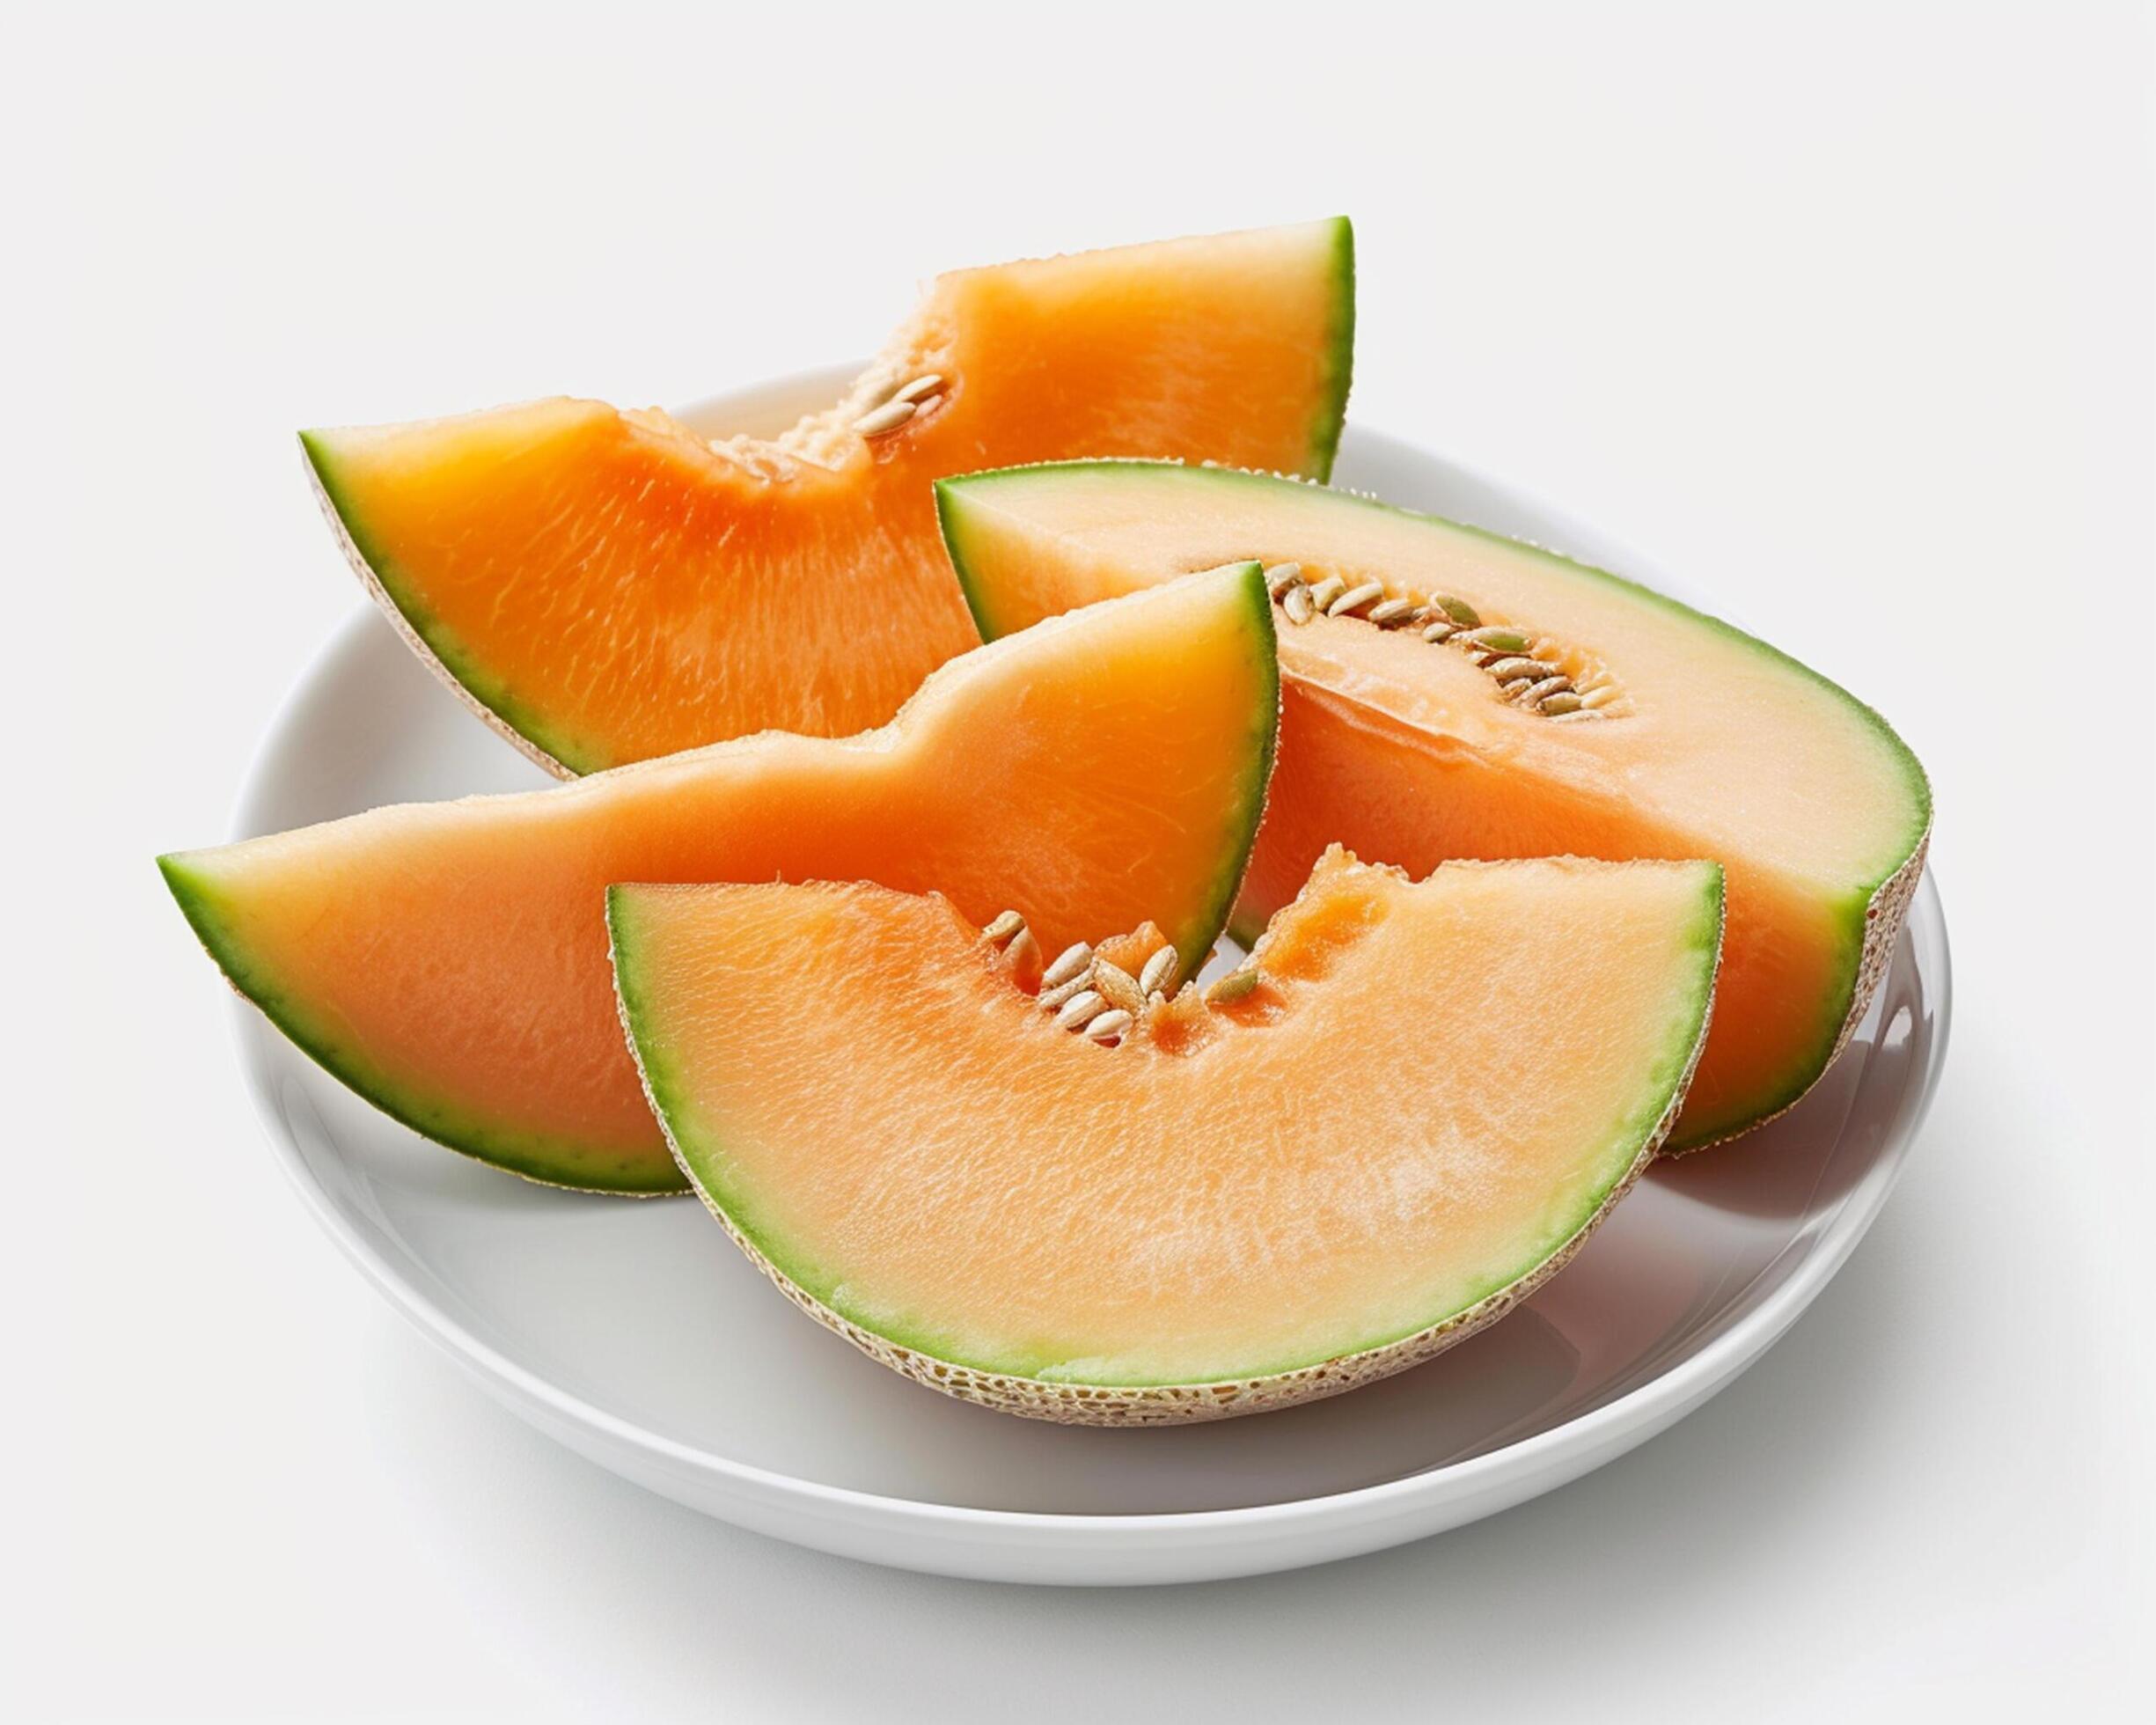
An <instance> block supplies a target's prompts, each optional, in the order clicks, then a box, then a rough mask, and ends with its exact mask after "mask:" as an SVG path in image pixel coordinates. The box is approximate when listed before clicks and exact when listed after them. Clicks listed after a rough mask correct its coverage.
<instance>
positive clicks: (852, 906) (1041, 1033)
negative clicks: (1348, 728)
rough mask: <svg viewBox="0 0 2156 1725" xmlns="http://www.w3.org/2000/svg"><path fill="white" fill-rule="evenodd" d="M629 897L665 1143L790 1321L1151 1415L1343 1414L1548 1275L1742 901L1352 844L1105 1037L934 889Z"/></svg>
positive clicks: (884, 1350)
mask: <svg viewBox="0 0 2156 1725" xmlns="http://www.w3.org/2000/svg"><path fill="white" fill-rule="evenodd" d="M608 904H609V909H608V920H609V922H610V925H611V928H612V937H613V957H614V967H615V974H616V979H617V984H618V987H619V988H620V998H621V1004H622V1017H623V1021H624V1023H625V1024H627V1029H628V1033H629V1037H630V1040H631V1044H632V1046H634V1049H635V1051H636V1056H637V1060H638V1062H639V1064H640V1066H641V1068H642V1073H643V1076H644V1082H645V1085H646V1087H647V1089H648V1090H649V1093H650V1097H651V1101H652V1105H653V1106H654V1107H655V1109H656V1111H657V1112H658V1114H659V1117H660V1119H662V1120H663V1121H664V1124H665V1127H666V1131H667V1134H668V1137H669V1139H670V1141H671V1143H672V1146H673V1149H674V1151H675V1154H676V1155H677V1156H678V1157H679V1158H680V1162H681V1165H682V1167H683V1168H684V1169H685V1170H686V1171H687V1173H688V1175H689V1178H691V1179H693V1181H694V1182H695V1184H696V1187H697V1189H698V1191H699V1192H700V1193H702V1194H703V1197H704V1199H705V1200H706V1201H707V1203H708V1204H709V1206H710V1207H711V1208H712V1210H713V1212H714V1213H715V1215H717V1216H718V1218H719V1220H720V1221H721V1222H722V1223H723V1224H724V1225H725V1227H726V1229H727V1230H728V1231H729V1232H730V1234H731V1235H732V1236H733V1237H734V1238H735V1240H736V1241H737V1243H738V1244H740V1245H741V1246H742V1247H743V1248H744V1250H745V1251H746V1252H748V1253H749V1255H750V1256H751V1257H752V1259H754V1260H755V1261H756V1262H757V1263H758V1264H759V1266H761V1267H762V1268H763V1269H764V1270H765V1272H766V1274H769V1275H770V1276H771V1277H772V1278H773V1280H774V1281H776V1282H777V1283H778V1284H779V1286H780V1287H781V1288H782V1289H783V1290H784V1291H785V1292H786V1293H787V1294H788V1296H790V1297H791V1298H792V1299H793V1300H794V1301H795V1302H796V1304H798V1305H800V1306H802V1307H803V1309H804V1310H807V1311H808V1312H809V1313H810V1315H811V1316H813V1317H815V1318H818V1319H820V1320H821V1321H822V1322H823V1323H825V1325H828V1326H830V1327H831V1328H832V1329H833V1330H835V1331H837V1332H839V1333H840V1334H841V1335H843V1336H846V1337H847V1338H848V1339H849V1340H852V1341H854V1343H855V1344H856V1345H858V1346H859V1347H862V1348H863V1349H864V1350H866V1351H867V1352H868V1353H869V1354H871V1355H872V1356H874V1357H875V1358H876V1359H877V1360H880V1361H881V1362H884V1364H886V1365H888V1366H891V1367H893V1368H895V1369H898V1371H901V1372H903V1373H905V1374H906V1376H909V1377H911V1378H913V1379H915V1380H917V1381H918V1382H920V1383H922V1384H928V1385H929V1386H930V1387H932V1388H934V1389H937V1390H942V1391H946V1392H947V1393H949V1394H951V1395H954V1396H958V1397H962V1398H965V1399H967V1400H970V1401H975V1402H979V1403H983V1404H985V1405H986V1406H991V1407H995V1408H1001V1409H1003V1410H1005V1411H1007V1412H1009V1413H1023V1414H1029V1415H1032V1416H1034V1417H1037V1418H1041V1419H1048V1420H1066V1421H1084V1422H1089V1423H1096V1424H1123V1425H1133V1424H1148V1423H1155V1422H1162V1421H1170V1420H1201V1419H1213V1418H1217V1417H1220V1416H1221V1415H1226V1414H1236V1413H1252V1412H1256V1411H1258V1410H1260V1409H1264V1408H1269V1407H1278V1406H1286V1405H1287V1404H1289V1403H1292V1402H1297V1401H1303V1400H1307V1399H1309V1398H1314V1397H1317V1396H1324V1395H1330V1394H1332V1393H1334V1392H1335V1391H1342V1390H1347V1389H1352V1388H1353V1387H1354V1386H1355V1385H1357V1384H1364V1383H1368V1382H1370V1381H1371V1380H1373V1379H1375V1378H1378V1377H1382V1376H1386V1375H1388V1374H1390V1373H1391V1372H1395V1371H1397V1370H1399V1369H1402V1368H1404V1367H1406V1366H1409V1365H1412V1364H1414V1363H1415V1362H1418V1361H1420V1360H1424V1359H1426V1358H1428V1357H1429V1356H1430V1355H1432V1354H1435V1353H1437V1352H1439V1351H1440V1350H1441V1349H1442V1348H1444V1347H1448V1346H1449V1345H1450V1344H1451V1343H1452V1342H1454V1341H1456V1340H1459V1339H1460V1338H1461V1337H1463V1336H1464V1335H1466V1334H1468V1333H1470V1332H1471V1331H1473V1330H1475V1329H1476V1328H1478V1327H1479V1326H1480V1325H1484V1324H1486V1323H1488V1322H1490V1321H1491V1320H1492V1319H1493V1318H1497V1317H1499V1316H1500V1315H1502V1314H1503V1313H1504V1312H1506V1311H1507V1310H1510V1309H1511V1308H1512V1307H1513V1306H1514V1305H1515V1304H1516V1303H1518V1302H1519V1301H1520V1300H1521V1299H1522V1298H1523V1297H1525V1296H1526V1295H1527V1294H1529V1292H1531V1291H1532V1290H1533V1289H1534V1288H1536V1286H1537V1285H1538V1284H1539V1283H1540V1282H1541V1281H1543V1280H1544V1278H1545V1277H1547V1276H1549V1275H1550V1274H1552V1273H1553V1272H1554V1271H1556V1270H1557V1269H1558V1267H1560V1266H1562V1265H1563V1264H1564V1263H1565V1261H1566V1259H1568V1258H1569V1257H1570V1256H1571V1255H1572V1254H1573V1252H1575V1251H1576V1250H1577V1249H1578V1248H1579V1247H1580V1244H1582V1242H1583V1241H1584V1240H1585V1239H1586V1238H1587V1236H1588V1233H1589V1232H1590V1231H1591V1230H1593V1228H1594V1227H1595V1224H1596V1223H1597V1222H1599V1221H1600V1220H1601V1218H1602V1216H1603V1215H1606V1214H1607V1213H1608V1211H1609V1209H1610V1206H1611V1205H1612V1204H1614V1203H1615V1202H1616V1200H1617V1199H1618V1198H1619V1197H1620V1196H1621V1195H1622V1194H1623V1193H1624V1192H1625V1190H1626V1189H1627V1188H1628V1187H1629V1186H1630V1185H1631V1184H1632V1181H1633V1179H1634V1178H1636V1177H1637V1176H1638V1174H1639V1171H1640V1170H1641V1168H1642V1167H1643V1166H1644V1165H1645V1164H1646V1162H1647V1161H1648V1160H1649V1159H1650V1158H1651V1157H1652V1156H1653V1155H1654V1149H1655V1146H1656V1145H1657V1144H1658V1143H1659V1142H1660V1141H1661V1136H1662V1134H1663V1133H1664V1132H1665V1131H1666V1130H1667V1129H1668V1125H1669V1122H1670V1120H1671V1119H1673V1118H1674V1117H1675V1115H1676V1110H1677V1107H1678V1104H1679V1101H1680V1099H1681V1098H1682V1097H1683V1092H1684V1087H1685V1083H1686V1081H1687V1079H1688V1078H1689V1076H1690V1073H1691V1070H1692V1066H1693V1062H1694V1061H1695V1060H1696V1059H1697V1058H1698V1052H1699V1048H1700V1046H1701V1042H1702V1039H1703V1037H1704V1035H1705V1029H1706V1024H1707V1019H1708V1014H1709V1009H1710V1006H1711V1003H1712V996H1713V991H1714V973H1715V961H1716V949H1717V944H1718V942H1719V939H1720V926H1721V877H1720V870H1717V869H1716V868H1715V867H1714V865H1713V864H1712V863H1705V862H1682V863H1658V862H1636V863H1605V862H1579V861H1569V860H1568V861H1541V862H1507V863H1456V864H1449V865H1448V866H1446V867H1444V868H1441V869H1440V870H1437V872H1436V873H1435V874H1434V875H1432V876H1431V877H1429V878H1428V879H1426V880H1425V881H1423V882H1421V883H1419V884H1416V885H1410V883H1409V882H1408V879H1407V877H1405V876H1404V875H1403V874H1401V873H1400V872H1398V871H1397V870H1391V869H1384V868H1375V867H1371V866H1368V865H1366V864H1363V863H1360V862H1356V861H1355V860H1354V859H1353V857H1351V856H1348V855H1344V854H1342V853H1340V852H1338V851H1334V852H1331V853H1329V854H1328V855H1327V856H1326V857H1325V858H1324V859H1323V860H1322V861H1321V862H1320V863H1319V866H1318V868H1317V869H1316V871H1315V872H1314V874H1313V875H1312V877H1311V879H1310V880H1309V884H1308V885H1307V886H1306V887H1305V888H1304V890H1303V892H1302V893H1301V895H1300V896H1299V897H1298V898H1297V899H1295V900H1294V903H1293V904H1292V905H1290V906H1289V907H1287V908H1286V909H1284V910H1283V911H1281V912H1280V914H1279V915H1278V916H1276V917H1275V918H1274V920H1273V921H1272V926H1271V928H1270V929H1268V930H1267V932H1266V933H1265V936H1264V938H1263V939H1262V940H1261V941H1260V942H1259V943H1258V946H1257V948H1256V950H1255V951H1254V952H1253V953H1252V955H1251V957H1250V959H1249V960H1247V961H1246V965H1245V968H1244V969H1243V971H1242V972H1241V973H1238V974H1237V976H1236V978H1235V979H1233V980H1230V981H1229V982H1228V984H1227V986H1222V985H1221V984H1220V983H1216V984H1214V987H1212V989H1210V990H1209V991H1208V990H1201V989H1199V987H1197V986H1195V985H1192V986H1191V987H1185V988H1184V989H1183V990H1182V991H1181V992H1180V993H1178V994H1177V995H1175V996H1174V997H1173V998H1172V999H1155V1001H1154V1002H1152V1003H1151V1004H1150V1005H1149V1006H1147V1007H1145V1008H1144V1009H1142V1010H1141V1012H1140V1014H1139V1015H1137V1016H1136V1017H1134V1018H1133V1021H1132V1023H1131V1024H1129V1025H1128V1027H1127V1028H1126V1029H1125V1030H1124V1031H1122V1033H1121V1034H1120V1036H1119V1037H1118V1038H1117V1039H1116V1040H1115V1041H1114V1043H1113V1045H1112V1046H1110V1045H1107V1044H1104V1043H1102V1042H1098V1041H1096V1040H1094V1039H1092V1036H1091V1035H1089V1034H1087V1033H1081V1032H1073V1031H1069V1030H1067V1029H1064V1028H1060V1026H1059V1024H1058V1022H1057V1021H1056V1016H1055V1015H1054V1013H1053V1012H1052V1011H1049V1010H1044V1009H1042V1007H1041V1005H1040V1004H1039V1002H1038V1001H1036V1000H1035V999H1033V998H1030V997H1029V996H1028V995H1026V994H1025V993H1024V992H1023V990H1021V989H1019V988H1017V987H1014V986H1013V985H1012V983H1011V981H1010V980H1009V979H1008V977H1007V976H1006V975H1005V974H1004V973H1003V972H1002V970H1001V968H1000V967H999V965H998V964H997V963H996V960H995V956H994V951H993V950H992V948H991V947H990V946H989V945H988V944H987V943H985V942H983V941H982V940H981V939H980V938H979V936H977V935H976V934H975V932H974V930H973V929H972V926H971V924H970V922H969V921H968V920H967V919H966V918H964V917H963V916H961V915H960V914H958V913H957V910H955V909H954V908H953V907H951V906H950V905H949V904H947V903H945V902H942V900H940V899H933V898H914V897H908V896H906V895H904V894H899V893H895V892H887V891H884V890H883V889H881V888H876V887H870V886H862V885H817V886H802V887H788V886H761V885H758V886H717V887H683V886H656V885H655V886H643V885H625V886H618V887H616V888H614V889H613V891H612V893H610V895H609V899H608ZM1208 995H1210V996H1211V998H1208ZM1215 1002H1222V1003H1217V1004H1216V1003H1215ZM1096 1022H1097V1021H1096Z"/></svg>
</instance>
